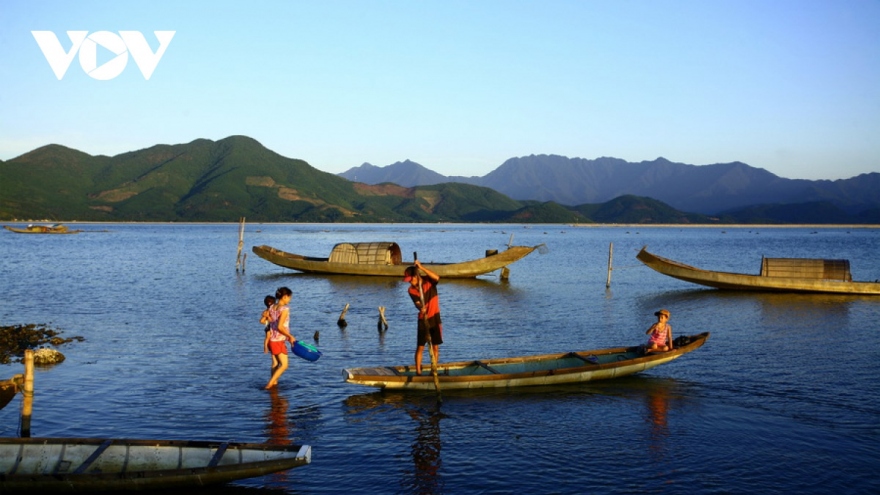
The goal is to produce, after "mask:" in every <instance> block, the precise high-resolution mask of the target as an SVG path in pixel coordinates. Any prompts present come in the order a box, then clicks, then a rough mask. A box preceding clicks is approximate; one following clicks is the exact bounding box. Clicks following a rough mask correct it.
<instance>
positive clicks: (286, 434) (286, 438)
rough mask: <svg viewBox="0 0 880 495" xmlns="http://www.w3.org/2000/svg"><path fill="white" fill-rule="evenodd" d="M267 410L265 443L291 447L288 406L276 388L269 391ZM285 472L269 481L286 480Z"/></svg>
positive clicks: (275, 475) (278, 473)
mask: <svg viewBox="0 0 880 495" xmlns="http://www.w3.org/2000/svg"><path fill="white" fill-rule="evenodd" d="M269 400H270V402H269V409H267V410H266V414H265V419H266V429H265V430H264V431H265V433H266V439H267V440H266V443H268V444H271V445H291V444H292V443H293V442H292V441H291V439H290V437H291V428H290V423H289V422H288V418H287V412H288V410H289V409H290V404H289V402H288V401H287V399H286V398H284V396H282V395H280V394H279V393H278V388H277V387H275V388H272V389H270V390H269ZM287 473H288V472H287V471H281V472H277V473H273V474H270V475H269V479H271V480H272V481H275V482H278V483H285V482H287V480H288V476H287Z"/></svg>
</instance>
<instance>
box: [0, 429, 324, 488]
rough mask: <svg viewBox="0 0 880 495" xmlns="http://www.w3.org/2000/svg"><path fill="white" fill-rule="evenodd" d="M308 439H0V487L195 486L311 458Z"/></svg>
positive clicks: (262, 472)
mask: <svg viewBox="0 0 880 495" xmlns="http://www.w3.org/2000/svg"><path fill="white" fill-rule="evenodd" d="M311 455H312V454H311V447H310V446H308V445H303V446H298V445H270V444H263V443H236V442H205V441H177V440H123V439H90V438H0V493H7V492H13V491H32V492H43V491H45V492H54V491H88V492H92V491H105V490H146V489H156V488H178V487H199V486H204V485H210V484H215V483H225V482H229V481H234V480H239V479H244V478H253V477H256V476H263V475H265V474H269V473H274V472H278V471H285V470H288V469H292V468H295V467H299V466H304V465H306V464H309V463H310V462H311Z"/></svg>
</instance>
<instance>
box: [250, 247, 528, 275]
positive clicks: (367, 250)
mask: <svg viewBox="0 0 880 495" xmlns="http://www.w3.org/2000/svg"><path fill="white" fill-rule="evenodd" d="M542 246H543V244H539V245H537V246H510V247H509V248H508V249H506V250H505V251H501V252H497V251H487V253H486V257H485V258H479V259H474V260H470V261H462V262H458V263H422V265H423V266H424V267H426V268H428V269H430V270H431V271H433V272H435V273H436V274H437V275H439V276H440V278H474V277H476V276H477V275H483V274H486V273H491V272H494V271H496V270H500V269H503V268H506V267H507V265H509V264H511V263H513V262H515V261H518V260H520V259H522V258H524V257H525V256H527V255H528V254H529V253H531V252H532V251H534V250H536V249H539V248H541V247H542ZM252 250H253V252H254V254H256V255H257V256H259V257H260V258H263V259H264V260H266V261H269V262H271V263H274V264H276V265H278V266H281V267H284V268H290V269H291V270H297V271H300V272H304V273H318V274H324V275H369V276H374V277H400V278H403V272H404V270H406V267H408V266H410V265H412V264H413V262H412V261H403V259H402V256H401V254H400V246H398V245H397V243H395V242H362V243H340V244H336V245H335V246H334V247H333V250H332V251H331V252H330V256H329V257H328V258H313V257H309V256H303V255H300V254H293V253H287V252H284V251H282V250H280V249H275V248H273V247H270V246H265V245H264V246H254V247H253V248H252Z"/></svg>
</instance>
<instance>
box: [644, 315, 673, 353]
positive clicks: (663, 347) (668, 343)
mask: <svg viewBox="0 0 880 495" xmlns="http://www.w3.org/2000/svg"><path fill="white" fill-rule="evenodd" d="M654 316H656V317H657V322H656V323H654V324H653V325H651V328H649V329H648V331H647V332H645V334H646V335H650V337H649V338H648V343H647V344H645V353H649V352H657V351H671V350H672V325H670V324H669V316H670V315H669V311H668V310H666V309H661V310H660V311H657V312H656V313H654Z"/></svg>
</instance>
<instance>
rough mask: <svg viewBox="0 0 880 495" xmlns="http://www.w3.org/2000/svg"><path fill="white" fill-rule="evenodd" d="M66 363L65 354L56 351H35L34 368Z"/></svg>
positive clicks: (43, 349)
mask: <svg viewBox="0 0 880 495" xmlns="http://www.w3.org/2000/svg"><path fill="white" fill-rule="evenodd" d="M61 361H64V354H61V353H60V352H58V351H56V350H55V349H47V348H45V347H44V348H42V349H37V350H36V351H34V366H47V365H50V364H58V363H60V362H61Z"/></svg>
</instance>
